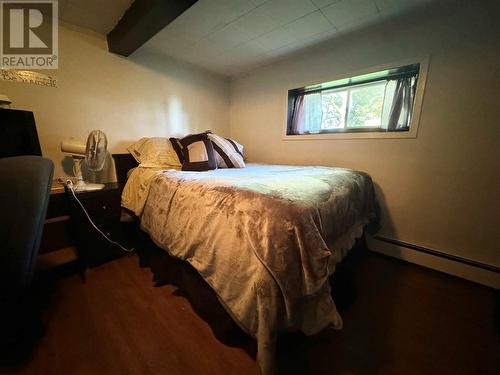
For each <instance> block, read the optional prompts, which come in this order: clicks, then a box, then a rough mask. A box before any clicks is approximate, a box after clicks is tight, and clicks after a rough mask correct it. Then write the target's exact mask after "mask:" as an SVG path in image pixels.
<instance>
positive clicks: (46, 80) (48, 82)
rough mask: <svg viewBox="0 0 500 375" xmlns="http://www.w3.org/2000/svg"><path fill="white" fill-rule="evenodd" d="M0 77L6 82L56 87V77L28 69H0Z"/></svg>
mask: <svg viewBox="0 0 500 375" xmlns="http://www.w3.org/2000/svg"><path fill="white" fill-rule="evenodd" d="M0 79H1V80H4V81H8V82H21V83H29V84H32V85H38V86H46V87H57V79H55V78H54V77H50V76H48V75H46V74H43V73H39V72H31V71H29V70H8V69H1V70H0Z"/></svg>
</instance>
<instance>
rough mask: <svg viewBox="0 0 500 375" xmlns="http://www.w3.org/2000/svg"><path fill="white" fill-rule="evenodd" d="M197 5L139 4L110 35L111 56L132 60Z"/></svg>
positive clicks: (168, 0)
mask: <svg viewBox="0 0 500 375" xmlns="http://www.w3.org/2000/svg"><path fill="white" fill-rule="evenodd" d="M197 1H198V0H135V1H134V3H133V4H132V5H131V6H130V8H128V9H127V11H126V12H125V14H124V15H123V17H122V19H121V20H120V21H119V22H118V24H117V25H116V26H115V27H114V29H113V30H111V31H110V32H109V34H108V36H107V38H108V49H109V52H113V53H116V54H118V55H122V56H130V54H132V53H133V52H134V51H136V50H137V49H138V48H139V47H141V46H142V45H143V44H144V43H146V42H147V41H148V40H149V39H151V38H152V37H153V36H154V35H155V34H156V33H158V32H159V31H160V30H161V29H163V28H164V27H165V26H167V25H168V24H169V23H171V22H172V21H173V20H175V19H176V18H177V17H179V16H180V15H181V14H182V13H184V11H186V10H187V9H188V8H189V7H191V6H192V5H193V4H194V3H196V2H197Z"/></svg>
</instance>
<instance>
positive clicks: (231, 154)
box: [208, 133, 245, 168]
mask: <svg viewBox="0 0 500 375" xmlns="http://www.w3.org/2000/svg"><path fill="white" fill-rule="evenodd" d="M208 138H209V139H210V140H211V141H212V144H213V146H214V151H215V160H217V166H218V167H219V168H245V161H244V159H243V146H242V145H240V144H239V143H238V142H236V141H233V140H232V139H229V138H223V137H221V136H220V135H216V134H212V133H208Z"/></svg>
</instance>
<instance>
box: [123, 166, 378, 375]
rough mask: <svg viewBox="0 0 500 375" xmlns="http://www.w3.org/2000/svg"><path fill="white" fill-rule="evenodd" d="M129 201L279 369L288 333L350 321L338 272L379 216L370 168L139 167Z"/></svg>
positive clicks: (264, 364) (265, 361) (267, 362)
mask: <svg viewBox="0 0 500 375" xmlns="http://www.w3.org/2000/svg"><path fill="white" fill-rule="evenodd" d="M122 205H123V206H124V207H125V208H127V209H129V210H131V211H133V212H135V213H136V214H137V215H139V216H140V220H141V228H142V229H143V230H144V231H145V232H147V233H148V234H149V235H150V237H151V239H152V240H153V241H154V242H155V243H156V244H157V245H158V246H159V247H160V248H162V249H164V250H165V251H167V252H168V253H169V254H170V255H171V256H173V257H176V258H179V259H183V260H185V261H187V262H189V263H190V264H191V265H192V266H193V267H194V268H195V269H196V270H197V271H198V272H199V273H200V275H201V276H202V277H203V278H204V279H205V281H206V282H207V283H208V284H209V285H210V286H211V287H212V289H213V290H214V291H215V292H216V293H217V295H218V298H219V300H220V302H221V303H222V305H223V306H224V307H225V309H226V310H227V311H228V313H229V314H230V315H231V316H232V318H233V319H234V320H235V322H236V323H237V324H238V325H239V326H240V327H241V328H242V329H243V330H245V331H246V332H247V333H249V334H250V335H252V336H253V337H255V338H256V340H257V343H258V353H257V361H258V363H259V366H260V368H261V371H262V372H263V373H264V374H270V373H272V372H273V366H274V349H275V344H276V338H277V334H278V332H281V331H286V330H301V331H303V332H304V333H306V334H314V333H317V332H318V331H320V330H322V329H324V328H325V327H333V328H341V326H342V319H341V317H340V315H339V314H338V312H337V309H336V307H335V303H334V301H333V299H332V297H331V294H330V284H329V282H328V277H329V275H330V274H331V273H332V272H333V271H334V269H335V265H336V264H337V263H338V262H339V261H340V260H341V259H342V258H343V256H345V254H346V253H347V251H348V250H349V249H350V248H351V247H352V245H353V243H354V240H355V239H356V238H357V237H359V236H360V235H361V234H362V231H363V227H364V226H365V225H366V224H367V223H368V222H369V220H370V219H371V218H372V217H374V214H375V210H374V206H375V204H374V192H373V184H372V181H371V178H370V176H369V175H367V174H366V173H363V172H357V171H353V170H349V169H344V168H329V167H304V166H283V165H263V164H248V166H247V167H246V168H243V169H217V170H214V171H207V172H184V171H175V170H168V171H161V170H152V169H144V168H137V169H136V170H134V171H133V172H132V173H131V175H130V177H129V180H128V182H127V184H126V186H125V189H124V192H123V197H122Z"/></svg>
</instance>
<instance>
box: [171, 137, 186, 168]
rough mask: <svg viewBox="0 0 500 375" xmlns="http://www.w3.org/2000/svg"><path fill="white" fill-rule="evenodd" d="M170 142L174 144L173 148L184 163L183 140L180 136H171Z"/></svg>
mask: <svg viewBox="0 0 500 375" xmlns="http://www.w3.org/2000/svg"><path fill="white" fill-rule="evenodd" d="M169 141H170V143H171V144H172V148H173V149H174V151H175V153H176V154H177V157H178V158H179V161H180V163H181V164H182V163H184V154H183V153H182V145H181V140H180V139H179V138H174V137H170V138H169Z"/></svg>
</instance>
